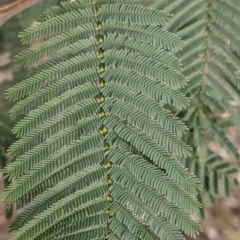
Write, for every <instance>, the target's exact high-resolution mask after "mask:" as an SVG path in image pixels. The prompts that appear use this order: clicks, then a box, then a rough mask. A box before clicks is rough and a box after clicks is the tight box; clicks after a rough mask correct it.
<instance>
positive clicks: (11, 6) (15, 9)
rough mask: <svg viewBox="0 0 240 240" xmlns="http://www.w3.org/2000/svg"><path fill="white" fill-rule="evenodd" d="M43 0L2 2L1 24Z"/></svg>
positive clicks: (0, 7)
mask: <svg viewBox="0 0 240 240" xmlns="http://www.w3.org/2000/svg"><path fill="white" fill-rule="evenodd" d="M40 1H42V0H9V1H8V2H6V3H0V26H2V25H3V24H4V23H5V22H6V21H7V20H9V19H10V18H12V17H13V16H15V15H17V14H18V13H20V12H22V11H23V10H25V9H27V8H29V7H31V6H33V5H34V4H36V3H38V2H40Z"/></svg>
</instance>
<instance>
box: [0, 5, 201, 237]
mask: <svg viewBox="0 0 240 240" xmlns="http://www.w3.org/2000/svg"><path fill="white" fill-rule="evenodd" d="M127 2H130V1H127V0H123V1H121V0H119V1H117V0H102V1H101V0H99V1H93V0H76V1H74V2H71V3H70V2H63V3H62V4H61V6H57V7H53V8H51V9H49V10H48V11H46V12H45V13H44V14H43V15H42V16H41V17H40V19H39V22H38V24H37V25H36V26H34V27H30V28H28V29H26V30H25V31H23V32H22V33H20V35H19V36H20V39H21V40H22V42H23V43H31V42H33V41H35V40H41V41H42V42H41V43H40V44H38V45H37V46H33V47H31V48H29V49H27V50H25V51H23V52H21V53H19V54H18V55H17V56H16V57H15V61H16V64H17V65H19V66H29V65H32V64H38V67H37V68H36V70H35V71H34V72H33V74H32V75H31V76H30V77H29V78H27V79H26V80H24V81H22V82H21V83H19V84H17V85H15V86H13V87H12V88H10V89H8V91H7V93H6V96H7V98H8V99H10V100H14V101H18V102H17V103H16V104H15V106H14V107H13V108H12V110H11V111H10V114H11V116H12V117H19V116H21V117H22V119H21V120H20V121H19V122H18V123H17V124H16V125H15V127H14V128H13V132H14V133H15V134H16V135H17V136H18V137H19V138H20V139H19V140H18V141H16V142H15V143H14V144H12V146H11V147H10V148H9V152H10V153H11V154H12V156H14V157H15V158H16V161H14V162H13V163H11V164H10V165H8V166H7V167H6V168H5V169H4V170H3V172H4V176H5V178H8V179H9V180H13V181H12V183H11V184H10V186H9V187H8V188H7V189H6V190H5V192H4V193H3V194H2V196H1V199H2V200H3V201H4V202H5V203H6V204H8V205H11V204H12V203H13V202H16V203H17V206H18V207H22V206H24V205H26V206H25V208H24V209H23V211H22V212H21V213H20V214H19V215H18V216H17V217H16V218H15V219H14V220H13V222H12V224H11V230H17V231H16V233H15V234H14V235H13V237H12V240H28V239H29V240H30V239H31V240H34V239H41V240H44V239H56V240H58V239H64V240H66V239H88V240H91V239H109V240H110V239H124V240H125V239H143V240H144V239H145V240H149V239H159V238H161V239H166V240H181V239H184V237H183V235H182V233H181V231H183V232H185V233H186V234H188V235H190V236H196V234H198V232H199V230H200V226H199V224H198V223H196V222H195V221H194V220H193V219H192V218H191V213H192V212H196V211H198V209H199V202H198V200H197V199H196V193H197V190H198V189H200V183H199V182H198V180H197V179H196V177H195V176H193V175H191V174H189V173H188V172H187V170H186V169H185V168H184V167H183V165H182V164H181V163H180V159H181V158H185V157H186V156H188V155H189V154H190V151H191V148H190V147H189V146H188V145H186V144H185V143H184V142H183V141H182V140H181V138H182V136H183V134H185V133H186V130H187V129H186V126H185V125H184V124H183V123H182V122H181V121H180V120H179V119H178V118H176V117H174V116H173V115H172V113H171V111H169V110H167V108H166V105H170V106H174V107H176V108H178V109H183V108H186V107H187V106H188V99H187V98H186V97H185V96H184V95H183V94H182V93H181V92H180V90H179V89H181V88H183V87H184V86H185V85H186V79H185V78H184V76H183V75H182V74H181V73H180V66H181V64H180V61H179V60H178V59H177V58H176V57H175V56H174V54H173V51H175V50H179V49H181V47H182V46H181V45H182V42H181V40H180V38H179V37H177V36H176V35H175V34H172V33H170V32H168V31H165V30H163V28H162V26H163V25H164V24H165V23H166V22H167V21H168V20H169V17H170V15H169V14H167V13H166V12H162V11H158V10H154V9H147V8H143V7H141V6H138V5H134V4H127ZM43 59H44V60H45V61H42V60H43Z"/></svg>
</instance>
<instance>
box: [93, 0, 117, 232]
mask: <svg viewBox="0 0 240 240" xmlns="http://www.w3.org/2000/svg"><path fill="white" fill-rule="evenodd" d="M98 2H99V0H94V4H95V6H96V16H97V17H98V16H99V15H100V14H101V13H100V11H99V9H98V6H97V5H98ZM102 28H103V26H102V23H101V22H99V21H98V22H97V30H98V35H97V36H96V38H97V41H98V45H99V51H98V57H99V59H100V63H99V66H98V68H99V73H100V74H102V73H104V72H105V64H104V63H102V62H101V59H103V58H104V51H103V50H102V48H101V44H102V43H103V42H104V39H103V36H102V35H101V30H102ZM105 84H106V83H105V81H104V79H103V78H101V77H100V78H99V82H98V86H99V88H100V94H99V96H98V102H99V103H100V104H101V107H100V117H101V118H102V119H104V117H105V116H106V112H105V111H104V109H103V107H102V105H103V104H104V102H105V96H104V94H103V89H104V88H105ZM101 133H102V135H103V137H104V151H105V152H106V151H108V150H109V148H110V146H109V144H108V142H107V140H106V138H105V136H106V134H107V133H108V128H107V127H106V126H105V125H104V124H102V126H101ZM103 164H104V166H105V168H106V169H107V170H109V169H110V168H111V167H112V163H111V162H110V161H109V159H108V158H107V157H105V158H104V161H103ZM106 178H107V183H108V185H109V186H110V185H112V184H113V180H112V179H111V178H110V176H109V175H108V174H107V176H106ZM107 197H108V199H109V201H110V202H111V201H112V200H113V199H112V196H111V195H110V194H108V195H107ZM106 212H107V213H108V214H109V217H110V209H107V210H106ZM107 227H108V232H109V233H110V232H111V229H110V227H109V223H107Z"/></svg>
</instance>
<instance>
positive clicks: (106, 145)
mask: <svg viewBox="0 0 240 240" xmlns="http://www.w3.org/2000/svg"><path fill="white" fill-rule="evenodd" d="M109 149H110V146H109V145H108V144H107V143H106V144H105V146H104V151H107V150H109Z"/></svg>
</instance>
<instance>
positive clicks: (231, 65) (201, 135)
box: [152, 0, 240, 206]
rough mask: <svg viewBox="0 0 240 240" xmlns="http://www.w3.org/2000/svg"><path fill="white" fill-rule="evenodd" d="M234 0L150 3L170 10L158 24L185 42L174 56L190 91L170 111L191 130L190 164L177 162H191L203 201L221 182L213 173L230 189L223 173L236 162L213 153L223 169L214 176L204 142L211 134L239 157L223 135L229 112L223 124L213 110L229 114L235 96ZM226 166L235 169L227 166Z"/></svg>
mask: <svg viewBox="0 0 240 240" xmlns="http://www.w3.org/2000/svg"><path fill="white" fill-rule="evenodd" d="M238 6H239V4H237V1H235V0H231V1H224V0H212V1H211V0H207V1H205V0H193V1H188V0H162V1H156V2H155V3H154V4H153V5H152V7H154V8H157V9H165V10H166V11H168V12H170V13H172V14H173V15H174V16H173V18H172V21H171V22H169V23H167V24H166V25H165V26H164V29H165V30H166V31H171V32H175V33H176V34H178V35H179V36H181V37H182V38H183V40H185V42H186V44H185V45H184V47H183V49H182V51H180V52H178V53H177V56H178V57H179V58H180V60H181V61H182V64H183V67H184V68H183V71H182V73H183V74H184V75H185V76H187V77H188V79H189V83H188V85H187V86H186V87H185V88H184V89H183V93H185V94H187V96H189V97H190V100H191V111H189V110H188V111H178V112H177V113H176V115H179V116H183V117H184V119H185V120H186V121H187V125H188V126H189V127H190V128H191V129H192V131H193V134H188V136H187V138H186V140H187V142H188V143H189V144H190V145H191V146H192V147H193V149H194V154H193V157H192V158H189V159H188V161H191V162H192V164H190V163H187V162H188V161H183V162H184V163H185V164H186V165H185V166H187V167H189V166H190V165H192V166H195V167H193V168H190V169H192V170H193V172H194V173H195V174H196V175H197V176H198V177H199V178H200V179H201V181H202V184H203V186H204V188H203V192H201V193H200V196H201V197H200V198H201V200H202V202H203V204H204V206H207V204H205V203H206V202H209V201H210V200H211V199H213V198H214V195H215V194H216V193H219V191H218V189H220V188H221V186H220V184H219V183H220V181H217V180H216V179H217V177H219V178H220V179H225V180H223V181H225V182H224V188H226V189H227V188H228V189H230V185H231V186H232V184H230V182H231V181H229V182H228V180H226V179H229V176H230V175H231V173H232V174H233V175H232V176H234V174H235V173H236V172H237V168H236V167H234V166H233V167H232V168H231V167H229V166H230V163H229V162H227V161H226V160H223V159H221V158H216V157H215V158H213V159H214V160H213V161H215V162H214V164H215V165H214V164H213V165H212V166H213V169H215V168H216V167H215V166H218V163H219V166H221V167H220V168H221V169H222V170H223V169H226V174H225V171H224V170H223V171H222V174H223V175H222V176H221V177H220V174H217V170H216V171H213V173H211V171H210V170H206V169H207V164H208V160H207V157H208V156H209V155H212V152H211V150H210V149H209V148H208V147H207V146H206V144H207V142H208V140H209V139H212V140H214V141H215V142H217V143H218V144H219V145H220V146H221V147H223V148H224V149H225V150H226V151H227V152H228V154H229V155H230V156H233V157H234V158H235V159H239V152H238V150H237V149H236V147H235V146H233V144H232V143H231V142H230V141H229V140H228V138H227V136H226V133H227V130H228V128H229V127H232V126H234V124H233V122H232V121H231V117H230V118H229V119H228V120H226V121H227V122H228V124H226V125H225V126H224V127H223V126H222V125H221V124H220V123H221V120H220V121H217V119H219V118H220V117H218V116H221V115H222V114H224V113H226V112H227V113H228V114H229V115H230V116H232V115H233V114H234V113H233V112H234V111H233V107H232V105H231V101H237V102H239V100H240V92H239V84H240V80H239V77H238V76H237V74H236V72H237V71H238V69H239V66H240V60H239V56H240V48H239V39H240V38H239V30H240V28H239V20H240V18H239V13H240V8H239V7H238ZM235 126H238V125H235ZM193 138H194V142H193V140H192V139H193ZM228 168H230V169H235V171H232V170H230V171H229V172H228ZM216 169H217V168H216ZM205 174H206V175H205ZM228 183H229V185H228ZM210 185H211V187H210V188H209V187H208V186H210ZM227 185H228V186H227ZM213 189H215V190H213ZM226 192H229V191H225V193H226ZM205 197H206V200H204V198H205ZM207 199H208V200H207ZM211 201H212V200H211ZM211 201H210V202H211Z"/></svg>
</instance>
